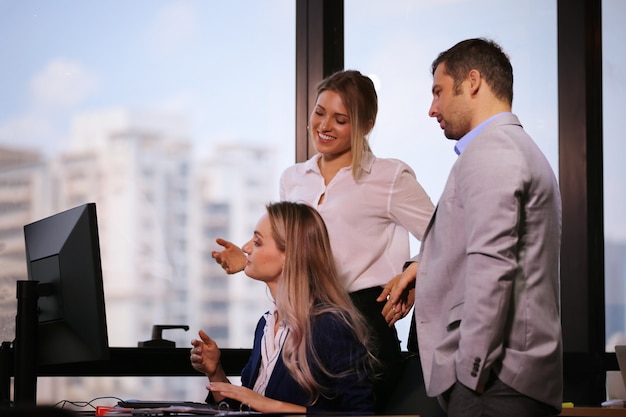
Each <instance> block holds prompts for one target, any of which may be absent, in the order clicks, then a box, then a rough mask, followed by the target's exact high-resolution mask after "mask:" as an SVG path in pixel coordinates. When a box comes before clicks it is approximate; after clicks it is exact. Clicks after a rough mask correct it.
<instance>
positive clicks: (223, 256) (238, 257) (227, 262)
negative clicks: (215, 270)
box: [211, 237, 246, 274]
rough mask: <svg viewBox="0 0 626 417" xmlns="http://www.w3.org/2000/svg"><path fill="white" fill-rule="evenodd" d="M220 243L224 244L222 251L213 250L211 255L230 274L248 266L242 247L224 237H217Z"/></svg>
mask: <svg viewBox="0 0 626 417" xmlns="http://www.w3.org/2000/svg"><path fill="white" fill-rule="evenodd" d="M215 241H216V242H217V244H218V245H220V246H223V247H224V250H222V251H215V250H214V251H212V252H211V256H212V257H213V259H215V261H216V262H217V263H218V264H220V266H221V267H222V268H223V269H224V271H226V273H228V274H235V273H237V272H240V271H243V270H244V268H245V267H246V254H245V253H243V251H242V250H241V248H240V247H239V246H237V245H234V244H233V243H232V242H229V241H227V240H224V239H222V238H219V237H218V238H217V239H215Z"/></svg>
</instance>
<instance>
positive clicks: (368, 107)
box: [317, 70, 378, 180]
mask: <svg viewBox="0 0 626 417" xmlns="http://www.w3.org/2000/svg"><path fill="white" fill-rule="evenodd" d="M326 90H329V91H334V92H335V93H337V94H339V97H341V101H342V102H343V105H344V106H345V107H346V111H347V112H348V118H349V119H350V125H351V127H352V130H351V137H350V145H351V149H352V176H353V177H354V179H355V180H356V179H358V178H359V175H360V174H361V161H362V160H363V156H364V154H365V153H366V152H371V148H370V145H369V142H368V140H367V135H368V134H369V133H370V132H371V130H372V129H373V128H374V124H375V123H376V115H377V113H378V95H377V94H376V88H375V87H374V83H373V82H372V80H371V79H370V78H369V77H367V76H365V75H363V74H361V73H360V72H359V71H356V70H345V71H338V72H336V73H334V74H332V75H330V76H328V77H327V78H325V79H323V80H322V81H321V82H320V83H319V84H318V85H317V97H319V95H320V94H321V93H322V92H323V91H326Z"/></svg>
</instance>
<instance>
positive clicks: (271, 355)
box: [191, 202, 375, 414]
mask: <svg viewBox="0 0 626 417" xmlns="http://www.w3.org/2000/svg"><path fill="white" fill-rule="evenodd" d="M266 208H267V213H266V214H264V215H263V216H262V217H261V219H260V220H259V221H258V223H257V226H256V228H255V230H254V234H253V237H252V239H251V240H250V241H249V242H247V243H246V244H245V245H244V246H243V247H242V249H243V251H244V252H245V254H246V255H247V260H246V266H245V269H244V271H245V273H246V275H247V276H249V277H250V278H252V279H255V280H259V281H262V282H265V284H266V285H267V287H268V288H269V291H270V293H271V295H272V298H273V299H274V304H273V305H272V306H271V308H270V310H269V311H268V312H267V313H265V314H264V315H263V317H261V319H260V320H259V323H258V325H257V328H256V331H255V335H254V347H253V349H252V354H251V356H250V359H249V361H248V364H247V365H246V366H245V367H244V369H243V371H242V373H241V382H242V386H235V385H233V384H231V383H230V382H229V381H228V378H227V377H226V374H225V373H224V370H223V369H222V367H221V365H220V351H219V348H218V347H217V345H216V343H215V341H213V340H212V339H211V338H210V337H209V336H208V335H207V334H206V333H205V332H203V331H200V332H199V335H200V339H199V340H193V341H192V345H193V348H192V349H191V364H192V366H193V367H194V369H196V370H198V371H200V372H202V373H204V374H205V375H207V376H208V378H209V381H210V382H209V385H208V386H207V389H208V390H209V391H210V392H209V395H208V397H207V402H221V401H223V400H226V401H231V402H235V403H239V404H245V405H246V406H247V407H250V408H251V409H253V410H255V411H260V412H271V413H289V412H292V413H293V412H298V413H302V412H307V413H320V412H321V413H328V412H341V413H353V414H372V413H373V411H374V398H373V384H372V381H371V379H372V369H373V361H375V360H374V359H373V357H372V355H371V354H370V352H369V350H368V347H367V344H368V342H367V340H368V332H367V329H366V326H365V324H364V321H363V319H362V318H361V316H360V314H359V313H358V312H357V310H356V309H355V307H354V305H353V304H352V302H351V301H350V297H349V295H348V293H347V292H346V290H345V289H344V288H343V286H342V284H341V283H340V282H339V279H338V275H337V270H336V267H335V263H334V261H333V255H332V252H331V249H330V243H329V240H328V234H327V231H326V227H325V225H324V221H323V220H322V218H321V217H320V215H319V214H318V213H317V211H316V210H315V209H313V208H311V207H310V206H308V205H305V204H299V203H293V202H280V203H273V204H269V205H268V206H267V207H266ZM232 406H236V405H235V404H233V405H232Z"/></svg>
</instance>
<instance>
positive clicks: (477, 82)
mask: <svg viewBox="0 0 626 417" xmlns="http://www.w3.org/2000/svg"><path fill="white" fill-rule="evenodd" d="M467 79H468V81H469V92H470V94H471V95H473V96H474V95H476V93H478V90H480V86H481V84H482V82H483V78H482V77H481V75H480V72H479V71H478V70H475V69H473V70H471V71H470V72H469V74H468V76H467Z"/></svg>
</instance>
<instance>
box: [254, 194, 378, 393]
mask: <svg viewBox="0 0 626 417" xmlns="http://www.w3.org/2000/svg"><path fill="white" fill-rule="evenodd" d="M266 208H267V212H268V217H269V220H270V224H271V226H272V234H273V238H274V240H275V241H276V246H277V247H278V249H279V250H280V251H282V252H284V254H285V265H284V268H283V275H282V277H281V281H280V283H279V285H278V289H277V293H276V294H275V297H276V300H275V301H276V307H277V309H278V312H279V314H280V316H281V318H282V319H283V320H284V321H285V323H286V324H287V326H288V327H289V329H290V333H289V337H288V338H287V340H286V342H285V345H284V346H283V351H282V356H283V361H284V363H285V365H286V366H287V368H288V369H289V371H290V373H291V375H292V376H293V378H294V379H295V380H296V382H297V383H298V384H299V385H300V386H301V387H303V388H304V390H305V391H306V392H307V393H308V394H309V398H310V401H311V404H313V403H314V402H315V401H316V400H317V398H318V397H319V396H320V394H323V393H324V388H325V387H323V386H321V384H320V383H319V381H318V380H316V378H315V377H314V375H313V371H312V369H313V366H314V367H315V369H319V370H320V371H321V372H322V373H323V374H324V375H327V376H329V377H331V378H337V377H341V376H344V375H345V374H348V373H353V372H361V371H364V370H365V369H366V367H368V366H370V365H371V363H372V359H371V354H369V349H366V350H367V353H366V354H364V357H363V358H356V359H355V361H357V362H355V364H354V367H353V368H352V369H350V370H347V371H346V372H345V373H343V374H333V373H332V372H331V371H330V370H328V369H326V368H325V367H324V365H323V364H322V363H320V361H319V356H318V354H317V352H315V351H314V350H313V341H312V328H311V324H312V322H313V320H315V318H316V317H317V316H319V315H321V314H325V313H331V314H334V315H335V316H336V318H337V319H338V320H339V321H341V322H343V323H345V325H346V326H347V327H348V328H350V329H352V330H353V332H354V335H355V340H356V341H358V342H360V343H362V344H363V345H364V346H365V347H366V348H367V346H368V344H369V341H368V339H369V338H368V331H367V327H366V325H365V322H364V319H363V318H362V317H361V315H360V313H359V312H358V310H357V309H356V308H355V307H354V305H353V304H352V301H351V299H350V296H349V295H348V293H347V291H346V290H345V289H344V287H343V286H342V284H341V283H340V281H339V275H338V273H337V269H336V267H335V260H334V258H333V254H332V252H331V249H330V241H329V239H328V232H327V230H326V225H325V224H324V220H323V219H322V217H321V216H320V215H319V213H318V212H317V211H316V210H315V209H314V208H312V207H310V206H308V205H306V204H300V203H294V202H288V201H282V202H278V203H271V204H268V205H267V206H266ZM311 361H313V362H314V363H311ZM358 361H360V363H359V362H358ZM364 377H365V376H364Z"/></svg>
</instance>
